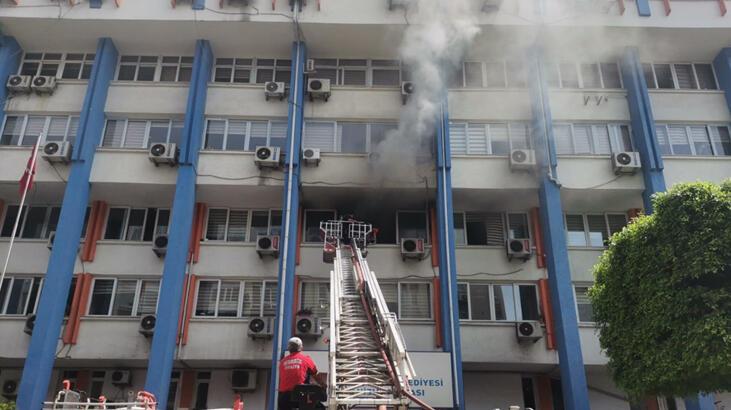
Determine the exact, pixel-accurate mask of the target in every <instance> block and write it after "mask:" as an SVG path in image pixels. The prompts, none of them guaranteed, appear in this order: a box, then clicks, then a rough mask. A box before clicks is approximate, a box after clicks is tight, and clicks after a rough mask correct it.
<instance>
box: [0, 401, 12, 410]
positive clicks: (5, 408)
mask: <svg viewBox="0 0 731 410" xmlns="http://www.w3.org/2000/svg"><path fill="white" fill-rule="evenodd" d="M0 410H15V402H4V403H2V402H0Z"/></svg>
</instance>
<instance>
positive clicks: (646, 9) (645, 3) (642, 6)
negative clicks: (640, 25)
mask: <svg viewBox="0 0 731 410" xmlns="http://www.w3.org/2000/svg"><path fill="white" fill-rule="evenodd" d="M636 2H637V14H639V15H640V17H650V15H652V13H651V12H650V0H636Z"/></svg>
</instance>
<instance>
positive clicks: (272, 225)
mask: <svg viewBox="0 0 731 410" xmlns="http://www.w3.org/2000/svg"><path fill="white" fill-rule="evenodd" d="M281 231H282V211H271V220H270V221H269V235H279V234H280V232H281Z"/></svg>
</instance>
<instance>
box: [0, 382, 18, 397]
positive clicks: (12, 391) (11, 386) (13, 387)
mask: <svg viewBox="0 0 731 410" xmlns="http://www.w3.org/2000/svg"><path fill="white" fill-rule="evenodd" d="M17 396H18V381H17V380H5V381H4V382H3V397H5V398H6V399H8V400H11V401H13V400H15V398H16V397H17Z"/></svg>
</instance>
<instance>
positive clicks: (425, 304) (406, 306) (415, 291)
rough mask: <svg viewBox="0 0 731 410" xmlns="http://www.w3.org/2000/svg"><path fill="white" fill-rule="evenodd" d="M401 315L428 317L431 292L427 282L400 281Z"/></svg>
mask: <svg viewBox="0 0 731 410" xmlns="http://www.w3.org/2000/svg"><path fill="white" fill-rule="evenodd" d="M399 285H400V289H401V312H400V313H401V315H400V317H401V318H403V319H429V318H430V317H431V293H430V290H429V284H428V283H401V284H399Z"/></svg>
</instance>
